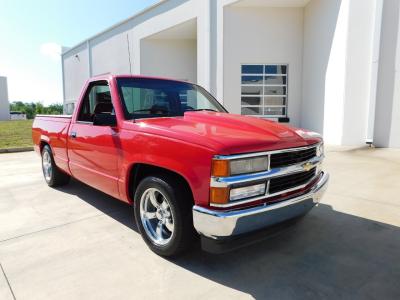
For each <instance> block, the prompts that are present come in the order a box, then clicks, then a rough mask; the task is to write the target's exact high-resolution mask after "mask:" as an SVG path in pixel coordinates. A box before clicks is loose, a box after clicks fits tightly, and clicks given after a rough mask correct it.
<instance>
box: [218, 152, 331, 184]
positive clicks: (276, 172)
mask: <svg viewBox="0 0 400 300" xmlns="http://www.w3.org/2000/svg"><path fill="white" fill-rule="evenodd" d="M323 158H324V156H320V157H318V156H315V157H313V158H311V159H309V160H306V161H303V162H301V163H299V164H295V165H290V166H287V167H282V168H274V169H271V170H268V171H264V172H259V173H251V174H244V175H236V176H230V177H211V182H210V186H211V187H228V186H231V185H234V184H238V183H243V182H250V181H255V180H263V179H265V180H267V179H270V178H274V177H280V176H284V175H289V174H294V173H299V172H304V167H303V166H304V165H305V164H311V165H312V167H315V166H317V165H319V164H320V163H321V162H322V160H323Z"/></svg>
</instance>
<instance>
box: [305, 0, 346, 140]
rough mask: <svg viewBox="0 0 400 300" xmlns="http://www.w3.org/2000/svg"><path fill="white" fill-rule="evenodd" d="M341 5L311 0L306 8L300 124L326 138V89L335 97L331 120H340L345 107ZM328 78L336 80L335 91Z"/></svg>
mask: <svg viewBox="0 0 400 300" xmlns="http://www.w3.org/2000/svg"><path fill="white" fill-rule="evenodd" d="M340 5H341V1H320V0H312V1H311V2H310V3H309V4H308V5H307V6H306V7H305V8H304V56H303V91H302V92H303V100H302V111H301V122H300V124H301V126H302V127H304V128H307V129H311V130H314V131H317V132H320V133H324V135H325V138H326V137H327V131H329V130H330V128H326V127H325V130H324V119H325V117H326V116H325V110H326V105H328V108H329V109H330V107H329V104H327V103H325V102H326V100H327V99H326V98H325V96H326V89H328V90H327V91H328V95H331V96H332V98H331V101H332V104H331V105H330V106H333V110H331V111H330V112H329V110H327V112H328V116H327V117H328V119H329V118H330V119H332V120H334V119H337V120H338V119H340V115H339V114H340V112H337V111H338V110H339V111H340V109H339V105H340V107H341V106H342V105H343V85H344V53H343V51H340V50H341V47H340V44H343V43H344V40H345V37H343V36H340V34H339V33H336V36H335V31H336V24H337V21H338V15H339V10H340ZM343 14H344V12H342V15H343ZM342 18H343V17H342ZM342 35H343V34H342ZM334 36H335V43H334ZM334 44H336V45H334ZM332 48H333V49H334V50H335V49H337V50H336V53H335V52H333V53H331V52H332ZM336 61H338V62H336ZM327 73H328V74H327ZM330 74H331V75H330ZM327 76H330V77H331V78H332V79H331V80H334V81H335V79H336V84H337V85H336V90H335V86H334V85H333V86H332V87H331V86H330V85H329V83H327V81H326V79H327ZM332 89H333V90H332ZM330 122H331V121H329V122H328V124H329V123H330ZM338 126H339V125H338ZM332 130H334V128H332ZM331 140H332V139H331Z"/></svg>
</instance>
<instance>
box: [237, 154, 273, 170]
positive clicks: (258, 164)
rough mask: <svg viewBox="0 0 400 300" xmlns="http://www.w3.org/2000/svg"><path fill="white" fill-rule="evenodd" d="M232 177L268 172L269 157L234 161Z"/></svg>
mask: <svg viewBox="0 0 400 300" xmlns="http://www.w3.org/2000/svg"><path fill="white" fill-rule="evenodd" d="M230 169H231V175H239V174H246V173H257V172H262V171H266V170H268V156H261V157H254V158H246V159H238V160H232V161H231V165H230Z"/></svg>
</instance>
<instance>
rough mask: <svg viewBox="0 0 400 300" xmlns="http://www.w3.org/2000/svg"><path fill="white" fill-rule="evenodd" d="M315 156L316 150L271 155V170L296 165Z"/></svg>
mask: <svg viewBox="0 0 400 300" xmlns="http://www.w3.org/2000/svg"><path fill="white" fill-rule="evenodd" d="M316 155H317V148H316V147H313V148H310V149H305V150H298V151H290V152H282V153H275V154H271V162H270V166H271V169H273V168H280V167H285V166H289V165H293V164H298V163H301V162H303V161H306V160H309V159H311V158H313V157H314V156H316Z"/></svg>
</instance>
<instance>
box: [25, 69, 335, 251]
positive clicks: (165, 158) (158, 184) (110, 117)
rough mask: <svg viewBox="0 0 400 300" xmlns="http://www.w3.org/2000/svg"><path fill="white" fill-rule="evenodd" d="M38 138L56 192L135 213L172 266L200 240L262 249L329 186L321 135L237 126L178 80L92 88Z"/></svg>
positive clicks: (240, 121)
mask: <svg viewBox="0 0 400 300" xmlns="http://www.w3.org/2000/svg"><path fill="white" fill-rule="evenodd" d="M32 136H33V141H34V145H35V150H36V151H37V152H38V153H39V154H40V155H41V157H42V169H43V174H44V179H45V181H46V182H47V184H48V185H49V186H51V187H55V186H60V185H63V184H66V183H68V181H69V179H70V177H73V178H76V179H77V180H79V181H82V182H84V183H86V184H88V185H90V186H92V187H94V188H96V189H99V190H101V191H103V192H105V193H107V194H109V195H111V196H113V197H115V198H118V199H120V200H121V201H124V202H127V203H129V204H131V205H133V206H134V211H135V219H136V223H137V227H138V229H139V231H140V233H141V235H142V237H143V239H144V241H145V242H146V243H147V244H148V246H149V247H150V248H151V249H152V250H153V251H154V252H156V253H157V254H159V255H163V256H172V255H177V254H179V253H181V252H182V251H183V250H185V249H187V248H188V247H189V246H191V245H192V244H193V242H194V241H196V240H197V239H198V237H199V236H200V237H201V244H202V247H203V249H205V250H208V251H211V252H221V251H225V250H227V249H230V248H232V247H235V246H236V245H242V244H246V243H247V242H249V241H254V240H257V239H259V238H261V237H263V236H265V234H266V233H265V232H267V231H268V230H270V229H272V228H277V227H279V226H280V225H282V224H286V223H288V222H286V221H288V220H293V219H297V218H298V217H300V216H303V215H304V214H306V213H307V212H308V211H309V210H310V209H311V208H312V207H314V206H315V204H317V203H318V202H319V201H320V199H321V196H322V194H323V193H324V191H325V189H326V186H327V182H328V174H327V173H326V172H324V171H323V170H322V169H321V163H322V160H323V158H324V150H323V149H324V148H323V141H322V139H321V137H320V136H319V135H318V134H316V133H314V132H309V131H306V130H301V129H296V128H290V127H288V126H285V125H281V124H279V123H275V122H272V121H269V120H265V119H261V118H257V117H247V116H241V115H235V114H229V113H228V112H227V111H226V109H225V108H224V107H223V106H222V105H221V104H219V102H218V101H216V100H215V99H214V98H213V97H212V96H211V95H210V94H209V93H208V92H207V91H205V90H204V89H203V88H201V87H200V86H198V85H195V84H191V83H187V82H181V81H176V80H169V79H160V78H150V77H143V76H130V75H127V76H122V75H120V76H112V75H104V76H100V77H96V78H93V79H90V80H89V81H88V82H87V83H86V85H85V87H84V88H83V90H82V93H81V96H80V99H79V101H78V102H77V105H76V108H75V111H74V113H73V114H72V116H43V115H40V116H37V117H36V118H35V121H34V123H33V128H32Z"/></svg>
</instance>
